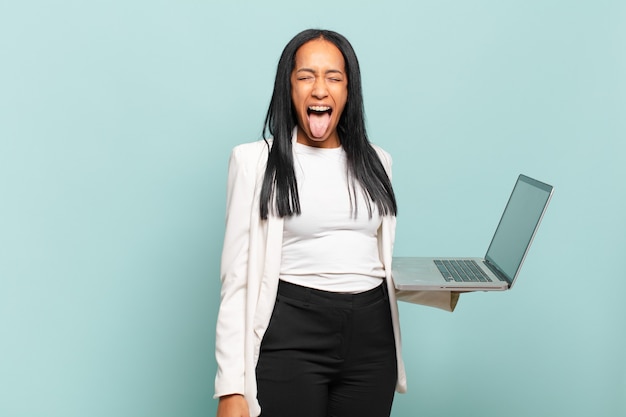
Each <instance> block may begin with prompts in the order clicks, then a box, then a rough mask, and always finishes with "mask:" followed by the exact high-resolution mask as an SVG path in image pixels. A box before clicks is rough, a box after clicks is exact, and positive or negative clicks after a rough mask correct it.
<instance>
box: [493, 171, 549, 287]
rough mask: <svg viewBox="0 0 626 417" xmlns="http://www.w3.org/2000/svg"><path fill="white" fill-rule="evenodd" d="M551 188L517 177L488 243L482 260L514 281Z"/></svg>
mask: <svg viewBox="0 0 626 417" xmlns="http://www.w3.org/2000/svg"><path fill="white" fill-rule="evenodd" d="M551 194H552V186H550V185H547V184H544V183H542V182H540V181H537V180H534V179H532V178H529V177H526V176H524V175H520V176H519V178H518V179H517V183H516V184H515V187H514V188H513V192H512V193H511V197H510V198H509V202H508V203H507V205H506V208H505V209H504V213H503V214H502V218H501V219H500V223H499V224H498V227H497V229H496V232H495V234H494V236H493V239H492V240H491V244H490V245H489V249H487V254H486V255H485V259H486V260H487V261H488V262H490V263H491V264H493V265H495V266H496V267H497V268H498V269H499V270H500V272H502V273H504V275H505V276H506V278H507V280H508V281H509V283H512V281H513V280H514V279H515V277H516V275H517V272H518V271H519V268H520V266H521V264H522V262H523V261H524V257H525V256H526V252H527V251H528V247H529V246H530V243H531V242H532V239H533V237H534V235H535V231H536V230H537V227H538V226H539V222H540V221H541V218H542V217H543V213H544V211H545V209H546V206H547V204H548V202H549V200H550V196H551Z"/></svg>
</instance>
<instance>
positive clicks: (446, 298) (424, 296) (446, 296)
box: [396, 290, 459, 311]
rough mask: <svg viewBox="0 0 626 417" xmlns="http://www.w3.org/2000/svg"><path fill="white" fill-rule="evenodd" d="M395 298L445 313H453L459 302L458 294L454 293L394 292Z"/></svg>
mask: <svg viewBox="0 0 626 417" xmlns="http://www.w3.org/2000/svg"><path fill="white" fill-rule="evenodd" d="M396 297H397V298H398V300H400V301H406V302H408V303H413V304H422V305H425V306H429V307H436V308H440V309H442V310H446V311H454V309H455V307H456V304H457V302H458V301H459V293H458V292H456V291H407V290H396Z"/></svg>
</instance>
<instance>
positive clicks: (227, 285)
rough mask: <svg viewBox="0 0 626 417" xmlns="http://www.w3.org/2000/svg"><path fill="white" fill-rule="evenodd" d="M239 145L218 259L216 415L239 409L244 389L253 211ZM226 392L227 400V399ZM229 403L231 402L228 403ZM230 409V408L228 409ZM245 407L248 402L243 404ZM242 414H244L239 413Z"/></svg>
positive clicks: (251, 182)
mask: <svg viewBox="0 0 626 417" xmlns="http://www.w3.org/2000/svg"><path fill="white" fill-rule="evenodd" d="M244 156H245V154H244V153H243V152H241V148H240V147H236V148H235V149H233V152H232V153H231V156H230V161H229V166H228V184H227V186H228V188H227V199H226V228H225V233H224V246H223V249H222V260H221V274H220V279H221V283H222V287H221V302H220V308H219V313H218V318H217V325H216V338H215V356H216V359H217V375H216V377H215V397H216V398H217V397H220V406H219V407H218V410H221V411H218V415H221V416H226V415H233V416H239V414H220V412H221V413H225V412H232V411H234V410H236V409H238V410H242V407H243V406H242V405H241V404H240V406H239V407H233V404H235V403H241V401H237V400H238V399H239V400H243V396H242V395H237V396H231V394H243V393H244V376H245V366H244V343H245V314H246V284H247V265H248V246H249V231H250V230H249V229H250V216H251V213H252V211H253V207H252V204H253V200H254V187H255V174H254V164H252V165H253V166H250V165H251V164H250V163H246V162H247V161H246V160H245V158H244ZM226 396H229V400H226ZM229 405H230V406H229ZM229 410H230V411H229ZM246 410H247V405H246ZM242 415H245V414H242Z"/></svg>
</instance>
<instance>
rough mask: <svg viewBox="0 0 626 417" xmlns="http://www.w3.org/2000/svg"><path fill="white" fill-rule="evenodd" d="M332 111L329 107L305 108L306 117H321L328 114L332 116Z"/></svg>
mask: <svg viewBox="0 0 626 417" xmlns="http://www.w3.org/2000/svg"><path fill="white" fill-rule="evenodd" d="M332 112H333V109H332V108H331V107H329V106H309V107H308V108H307V112H306V113H307V115H309V116H310V115H312V114H314V115H323V114H325V113H326V114H328V115H329V116H330V115H331V114H332Z"/></svg>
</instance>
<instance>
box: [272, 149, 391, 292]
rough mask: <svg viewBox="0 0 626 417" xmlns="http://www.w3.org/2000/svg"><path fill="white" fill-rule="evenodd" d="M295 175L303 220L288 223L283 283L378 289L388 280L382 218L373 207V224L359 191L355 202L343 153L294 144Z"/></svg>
mask: <svg viewBox="0 0 626 417" xmlns="http://www.w3.org/2000/svg"><path fill="white" fill-rule="evenodd" d="M294 169H295V174H296V178H297V181H298V193H299V195H300V207H301V211H302V214H301V215H299V216H292V217H290V218H286V219H285V223H284V230H283V251H282V261H281V268H280V279H281V280H284V281H288V282H291V283H294V284H298V285H302V286H306V287H312V288H317V289H320V290H325V291H333V292H348V293H356V292H361V291H367V290H370V289H372V288H374V287H376V286H378V285H380V283H381V280H382V279H383V278H385V271H384V268H383V264H382V262H381V260H380V255H379V253H378V252H379V251H378V239H377V233H378V229H379V227H380V225H381V222H382V217H381V216H380V214H379V212H378V210H377V208H376V205H375V204H373V203H372V216H371V218H370V216H369V212H368V209H367V203H366V201H365V198H366V197H365V196H364V194H363V192H362V188H361V187H360V186H358V185H356V190H355V192H354V193H353V195H352V197H351V194H350V190H349V187H348V175H347V164H346V154H345V152H344V150H343V148H342V147H339V148H316V147H312V146H307V145H303V144H300V143H297V142H296V143H294ZM355 199H356V204H357V206H356V207H357V210H356V216H355V210H354V200H355Z"/></svg>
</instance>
